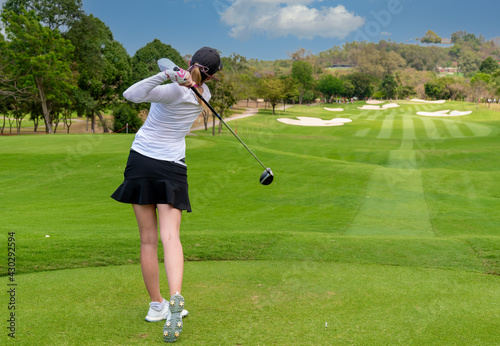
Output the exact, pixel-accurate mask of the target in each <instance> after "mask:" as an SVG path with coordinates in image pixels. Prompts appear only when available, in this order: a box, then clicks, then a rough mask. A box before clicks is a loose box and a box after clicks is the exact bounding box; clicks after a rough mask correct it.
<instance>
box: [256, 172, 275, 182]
mask: <svg viewBox="0 0 500 346" xmlns="http://www.w3.org/2000/svg"><path fill="white" fill-rule="evenodd" d="M273 180H274V175H273V171H271V168H266V170H265V171H264V172H263V173H262V174H261V175H260V179H259V182H260V183H261V184H262V185H269V184H271V183H272V182H273Z"/></svg>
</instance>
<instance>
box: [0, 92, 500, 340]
mask: <svg viewBox="0 0 500 346" xmlns="http://www.w3.org/2000/svg"><path fill="white" fill-rule="evenodd" d="M397 103H398V104H399V105H400V107H397V108H389V109H384V110H363V109H358V108H357V107H361V106H362V105H364V102H358V104H354V105H347V106H342V107H343V108H345V110H344V111H343V112H339V113H335V114H334V113H333V112H330V111H328V110H325V109H323V105H321V106H294V107H291V108H289V109H287V110H286V111H283V110H282V108H281V109H279V108H280V107H277V109H276V113H277V114H276V115H274V116H273V115H272V114H271V112H270V111H269V110H261V111H260V112H259V113H258V114H257V115H255V116H252V117H249V118H244V119H239V120H237V125H236V124H235V123H234V122H230V123H229V124H230V126H232V128H233V129H235V128H236V129H237V133H238V135H239V136H240V137H241V138H242V139H243V140H244V141H245V143H246V144H247V145H248V146H249V147H250V148H251V149H252V151H254V152H255V154H256V155H257V156H258V157H259V159H261V160H262V162H263V163H264V164H266V165H267V166H268V167H271V169H272V170H273V172H274V175H275V178H274V181H273V183H272V184H271V185H268V186H262V185H261V184H259V181H258V179H259V176H260V173H261V172H262V167H260V165H259V164H258V163H257V162H256V161H255V159H254V158H253V157H252V156H251V155H250V154H249V153H248V152H247V151H246V150H245V149H244V148H243V147H242V146H241V144H240V143H238V142H237V140H236V139H235V138H234V137H233V136H232V135H231V134H230V133H229V132H228V131H227V130H225V129H223V132H222V134H221V135H216V136H211V131H210V130H209V131H207V132H205V131H195V132H194V134H195V136H188V137H187V164H188V176H189V184H190V196H191V204H192V207H193V213H184V214H183V222H182V225H181V240H182V242H183V247H184V255H185V258H186V261H187V262H186V268H185V278H184V286H183V292H182V294H183V296H184V297H185V298H186V308H187V309H188V310H189V317H187V319H186V320H185V323H184V330H183V333H182V335H181V337H180V338H179V340H178V341H177V343H180V344H187V345H237V344H241V345H257V344H260V345H267V344H278V345H430V344H434V345H496V344H498V330H499V328H500V303H499V302H500V290H499V289H498V287H499V284H500V278H499V274H500V262H499V259H500V231H499V230H500V212H499V210H500V168H499V167H500V112H498V111H494V110H488V109H485V108H479V109H477V110H476V106H475V105H474V104H467V103H461V102H446V103H444V104H423V103H417V102H411V101H397ZM324 106H326V107H331V108H337V107H339V106H338V105H337V104H330V105H324ZM448 109H450V110H456V111H461V112H465V111H472V113H471V114H469V115H464V116H454V117H425V116H420V115H417V112H437V111H441V110H448ZM296 117H316V118H321V119H324V120H330V119H332V118H334V117H342V118H349V119H352V122H349V123H345V124H344V125H343V126H333V127H328V126H326V127H321V126H318V127H315V126H294V125H288V124H283V123H280V122H278V121H277V120H276V119H277V118H291V119H294V118H296ZM235 125H236V126H235ZM132 141H133V135H126V134H93V135H92V134H70V135H63V134H56V135H21V136H4V137H0V162H1V164H0V166H1V168H0V181H1V182H2V189H1V190H0V200H1V205H0V212H1V217H2V222H1V225H0V229H1V230H2V233H1V234H3V240H2V241H1V242H0V244H1V245H0V253H3V254H4V259H2V261H1V263H0V268H1V273H2V275H3V277H2V278H1V281H0V282H1V284H2V285H3V289H2V292H4V293H3V294H2V295H1V297H2V301H3V302H4V307H3V308H2V314H1V315H0V317H1V318H2V320H3V321H4V322H3V325H2V330H3V331H4V332H3V335H2V336H1V338H0V340H2V343H3V342H6V343H9V342H13V341H15V342H17V343H19V344H38V345H98V344H117V345H118V344H134V343H136V344H157V343H161V342H162V340H163V338H162V334H161V333H162V323H161V322H158V323H147V322H145V321H144V316H145V314H146V312H147V308H148V303H149V300H148V295H147V292H146V290H145V288H144V284H143V282H142V277H141V272H140V265H139V235H138V231H137V225H136V221H135V218H134V215H133V212H132V208H131V207H130V206H129V205H125V204H120V203H118V202H116V201H114V200H112V199H111V198H110V197H109V196H110V195H111V193H112V192H113V191H114V189H115V188H116V187H117V186H118V185H119V184H120V183H121V181H122V178H123V169H124V166H125V163H126V159H127V155H128V150H129V149H130V145H131V143H132ZM9 233H12V234H14V238H15V240H14V242H15V254H14V256H15V270H16V272H15V275H14V277H13V278H14V281H10V278H12V276H8V275H7V272H8V269H7V268H8V258H7V257H8V256H7V253H8V251H7V249H8V238H9ZM11 257H12V256H11ZM159 257H160V258H162V252H161V251H160V252H159ZM13 282H14V283H15V284H16V285H17V286H8V285H9V284H12V283H13ZM162 285H163V294H164V295H168V292H167V286H166V282H165V278H164V277H162ZM8 287H15V290H16V294H15V340H13V339H12V338H11V337H9V336H8V332H9V330H8V329H7V327H8V326H9V322H8V321H7V320H8V319H9V318H10V313H11V312H13V310H8V304H9V298H10V296H9V293H8Z"/></svg>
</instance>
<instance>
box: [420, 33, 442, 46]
mask: <svg viewBox="0 0 500 346" xmlns="http://www.w3.org/2000/svg"><path fill="white" fill-rule="evenodd" d="M420 42H422V43H441V37H439V36H438V34H436V33H435V32H434V31H432V30H428V31H427V32H426V33H425V35H424V37H422V38H421V39H420Z"/></svg>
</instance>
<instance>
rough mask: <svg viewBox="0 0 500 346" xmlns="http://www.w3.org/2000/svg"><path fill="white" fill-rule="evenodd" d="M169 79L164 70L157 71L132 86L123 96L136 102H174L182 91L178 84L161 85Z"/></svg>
mask: <svg viewBox="0 0 500 346" xmlns="http://www.w3.org/2000/svg"><path fill="white" fill-rule="evenodd" d="M167 80H169V77H168V75H166V74H165V73H164V72H160V73H157V74H155V75H154V76H152V77H149V78H146V79H143V80H141V81H140V82H137V83H135V84H133V85H132V86H130V87H129V88H128V89H127V90H125V92H124V93H123V97H125V98H126V99H127V100H129V101H131V102H134V103H141V102H148V103H149V102H154V103H172V102H174V101H175V100H177V99H178V98H179V96H180V95H181V91H180V90H179V88H178V87H177V85H173V84H167V85H161V84H162V83H164V82H166V81H167Z"/></svg>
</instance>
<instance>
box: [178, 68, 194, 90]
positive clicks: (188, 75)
mask: <svg viewBox="0 0 500 346" xmlns="http://www.w3.org/2000/svg"><path fill="white" fill-rule="evenodd" d="M184 79H185V80H186V81H185V82H184V83H182V84H181V83H179V85H181V86H183V87H186V88H191V87H195V86H196V83H195V82H193V80H192V79H191V73H189V72H188V71H186V74H185V75H184Z"/></svg>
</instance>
